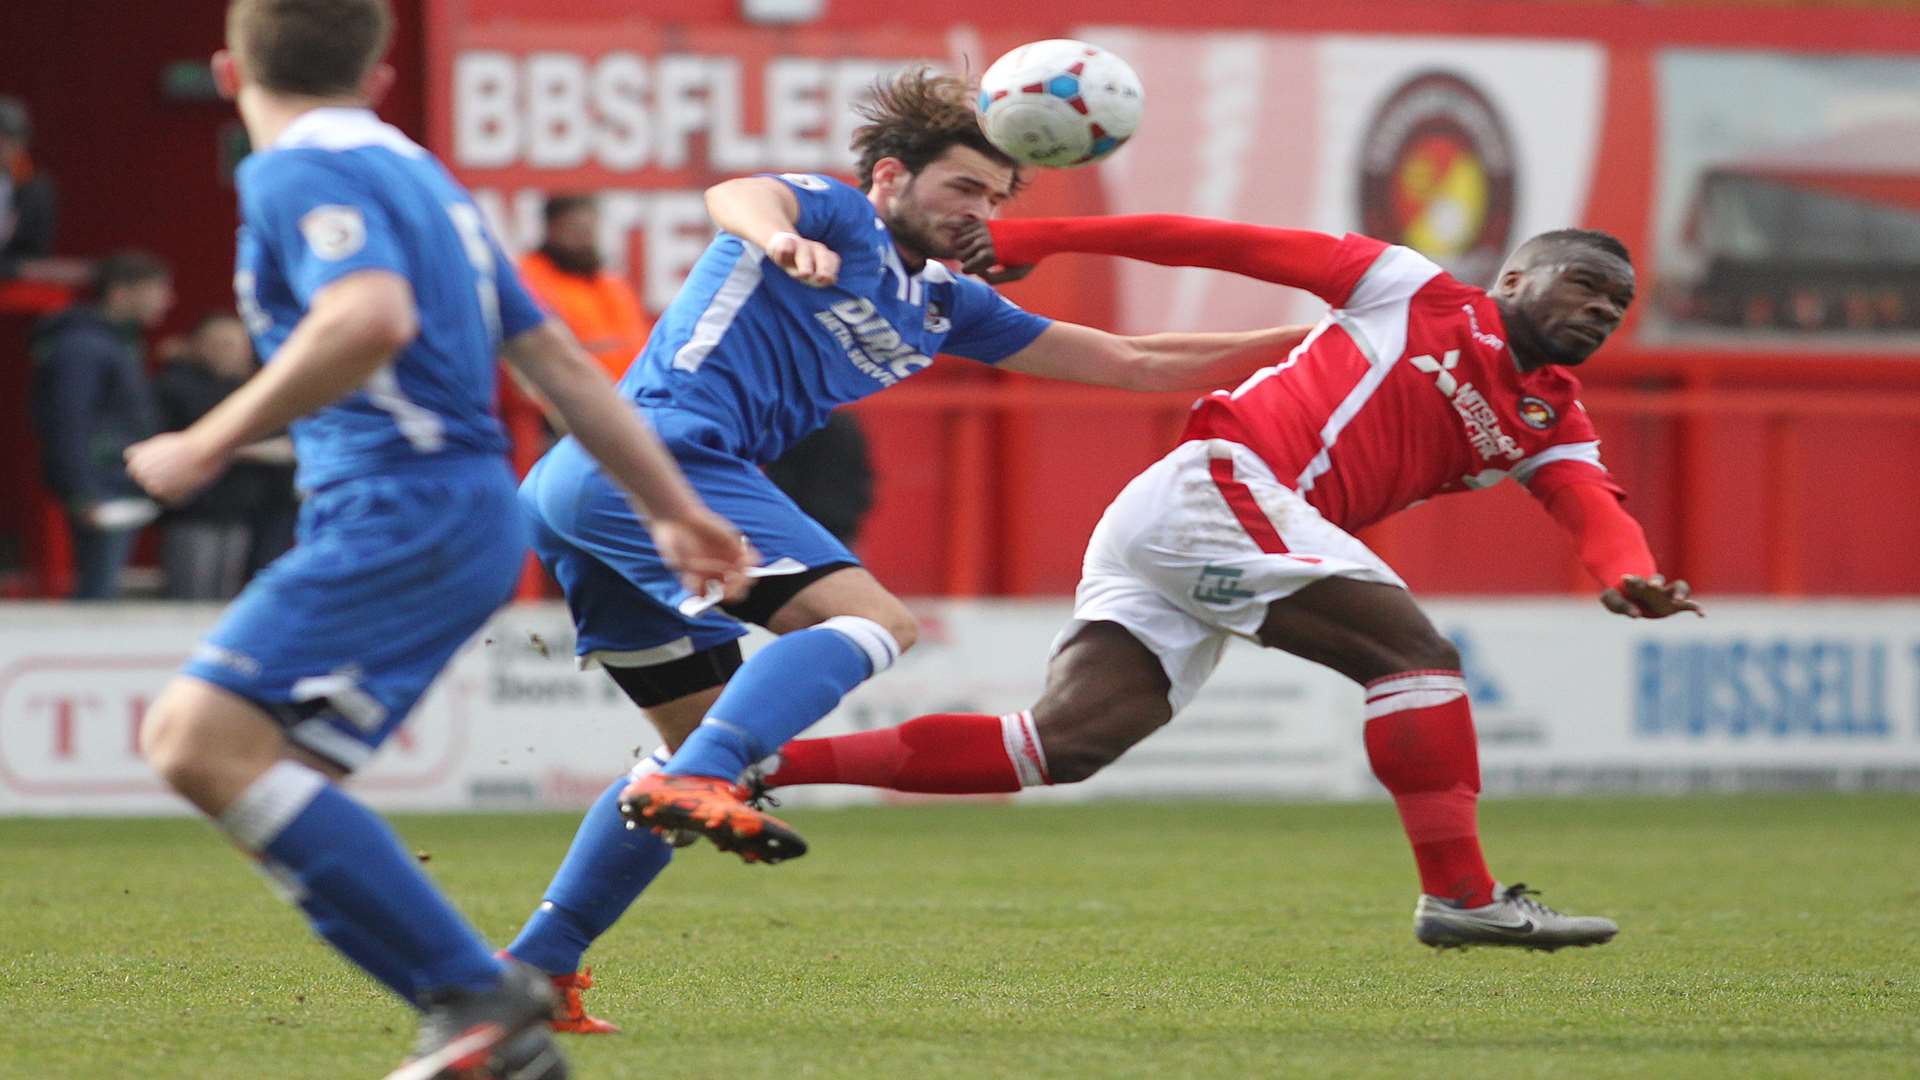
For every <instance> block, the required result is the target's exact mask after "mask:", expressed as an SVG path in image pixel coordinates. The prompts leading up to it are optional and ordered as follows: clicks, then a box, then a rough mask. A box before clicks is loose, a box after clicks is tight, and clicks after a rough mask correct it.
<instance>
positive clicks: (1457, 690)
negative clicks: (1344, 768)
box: [1366, 671, 1493, 907]
mask: <svg viewBox="0 0 1920 1080" xmlns="http://www.w3.org/2000/svg"><path fill="white" fill-rule="evenodd" d="M1366 737H1367V760H1368V761H1370V762H1372V763H1373V775H1375V776H1377V777H1379V778H1380V782H1381V783H1382V784H1385V785H1386V788H1387V790H1388V791H1390V792H1392V793H1393V803H1394V805H1395V806H1396V807H1398V808H1399V810H1400V822H1401V824H1403V825H1404V826H1406V830H1407V839H1408V840H1411V841H1412V842H1413V860H1414V862H1415V863H1417V864H1419V867H1420V890H1421V891H1422V892H1425V893H1427V894H1429V895H1431V896H1439V897H1444V898H1446V899H1448V900H1454V901H1457V902H1458V903H1461V904H1464V905H1466V906H1468V907H1478V906H1479V905H1481V904H1486V903H1491V902H1492V900H1493V875H1492V874H1490V873H1488V872H1487V863H1486V860H1485V859H1484V858H1483V857H1482V856H1481V854H1480V829H1479V825H1478V823H1477V822H1476V820H1475V813H1474V811H1475V808H1476V806H1477V805H1478V802H1479V798H1480V752H1479V748H1478V747H1477V745H1476V743H1475V739H1474V735H1473V712H1472V710H1471V708H1470V707H1469V706H1468V705H1467V684H1466V680H1464V679H1462V678H1461V677H1460V673H1459V672H1457V671H1408V672H1402V673H1401V674H1398V675H1390V676H1388V677H1387V678H1384V679H1376V680H1374V681H1373V682H1370V683H1368V684H1367V735H1366Z"/></svg>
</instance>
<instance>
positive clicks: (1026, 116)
mask: <svg viewBox="0 0 1920 1080" xmlns="http://www.w3.org/2000/svg"><path fill="white" fill-rule="evenodd" d="M1145 105H1146V95H1145V94H1144V92H1143V91H1142V90H1141V88H1140V76H1138V75H1135V74H1134V73H1133V69H1132V68H1131V67H1128V66H1127V62H1126V61H1125V60H1122V59H1120V58H1119V57H1118V56H1115V55H1114V54H1112V53H1110V52H1108V51H1107V50H1105V49H1102V48H1100V47H1099V46H1098V45H1089V44H1087V43H1086V42H1084V41H1073V40H1070V39H1067V38H1053V39H1049V40H1047V41H1035V42H1031V43H1029V44H1026V45H1022V46H1020V47H1019V48H1017V49H1014V50H1013V51H1012V52H1009V53H1007V54H1006V55H1005V56H1002V57H1001V58H1000V59H998V60H995V61H994V62H993V66H992V67H989V68H988V69H987V72H986V74H984V75H982V76H980V99H979V109H980V127H981V129H982V130H983V131H985V132H986V134H987V140H988V141H989V142H991V143H993V145H995V146H997V147H999V148H1000V149H1001V150H1002V151H1004V152H1005V153H1006V154H1007V155H1008V156H1009V157H1012V158H1014V159H1016V160H1018V161H1023V162H1026V163H1028V164H1030V165H1048V166H1054V167H1064V166H1068V165H1084V164H1086V163H1087V162H1089V161H1098V160H1100V159H1101V158H1103V157H1106V156H1107V155H1108V154H1111V153H1113V152H1114V151H1115V150H1118V149H1119V148H1120V144H1121V143H1124V142H1126V141H1127V139H1128V137H1130V136H1131V135H1132V134H1133V132H1134V129H1135V128H1138V127H1139V126H1140V111H1141V109H1142V108H1143V107H1144V106H1145Z"/></svg>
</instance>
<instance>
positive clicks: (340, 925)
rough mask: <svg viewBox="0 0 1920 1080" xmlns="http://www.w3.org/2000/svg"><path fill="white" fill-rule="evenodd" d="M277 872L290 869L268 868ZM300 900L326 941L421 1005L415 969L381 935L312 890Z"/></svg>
mask: <svg viewBox="0 0 1920 1080" xmlns="http://www.w3.org/2000/svg"><path fill="white" fill-rule="evenodd" d="M276 872H278V873H285V872H286V871H284V870H279V869H278V868H272V869H269V870H268V873H269V874H273V873H276ZM277 884H278V882H277V881H276V885H277ZM297 903H298V905H299V907H300V910H301V911H304V912H306V913H307V923H308V925H310V926H312V927H313V932H314V933H316V934H319V935H320V937H321V939H322V940H324V941H325V942H326V943H327V944H329V945H331V946H333V947H334V948H335V949H336V950H338V951H339V953H340V955H342V956H344V957H346V958H347V959H349V960H351V961H353V962H354V963H355V964H358V965H359V966H360V970H361V971H364V972H366V973H367V974H369V975H371V976H373V977H374V979H375V980H376V981H377V982H379V983H380V985H382V986H384V987H386V988H387V989H389V990H391V991H393V992H394V994H396V995H397V996H398V997H399V998H400V1000H401V1001H404V1002H406V1003H407V1004H408V1005H411V1006H413V1007H414V1008H416V1009H417V1008H419V1007H420V997H419V990H418V989H417V988H416V987H415V986H414V985H413V972H411V971H409V970H407V967H406V965H405V964H402V963H401V962H400V961H399V960H398V959H397V958H396V957H395V956H394V954H393V953H391V952H389V951H388V950H387V947H386V945H385V944H384V943H382V942H381V941H380V939H379V938H376V937H374V936H373V935H372V934H369V933H367V932H366V931H364V930H362V929H360V928H359V927H358V926H355V925H354V924H353V922H352V921H351V920H349V919H348V918H347V917H346V916H344V915H342V914H341V913H339V912H338V911H335V910H334V909H332V908H330V907H328V906H327V905H326V903H325V902H324V901H322V900H321V899H320V898H319V897H317V896H315V895H313V894H312V893H308V894H307V895H306V896H305V897H303V898H302V899H300V900H299V901H297Z"/></svg>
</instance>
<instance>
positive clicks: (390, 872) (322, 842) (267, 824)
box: [220, 761, 501, 995]
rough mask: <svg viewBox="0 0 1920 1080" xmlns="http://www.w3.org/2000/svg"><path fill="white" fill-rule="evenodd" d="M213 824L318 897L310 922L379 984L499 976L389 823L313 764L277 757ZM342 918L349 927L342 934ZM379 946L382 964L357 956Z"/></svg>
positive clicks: (469, 983)
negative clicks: (315, 915) (338, 939)
mask: <svg viewBox="0 0 1920 1080" xmlns="http://www.w3.org/2000/svg"><path fill="white" fill-rule="evenodd" d="M220 826H221V827H222V828H223V829H225V830H226V831H227V833H228V835H230V836H232V837H233V838H234V839H235V840H236V841H238V842H239V843H240V845H241V846H242V847H245V848H247V849H248V850H250V851H253V852H255V853H256V854H258V855H260V856H262V858H263V860H265V861H266V862H268V863H270V864H271V865H272V866H273V868H274V869H275V870H277V871H278V873H277V874H276V876H277V877H279V878H280V880H281V883H282V884H283V885H285V886H286V887H287V888H288V889H290V890H292V891H293V894H294V896H295V898H296V900H298V901H305V900H306V898H308V897H312V898H313V899H314V900H316V901H317V904H315V907H314V913H318V914H319V916H320V918H318V919H316V920H315V924H314V929H315V930H316V931H317V932H319V933H320V934H321V936H323V937H326V938H327V939H328V940H329V941H333V940H334V937H335V936H339V937H341V938H342V939H343V943H342V947H341V951H342V952H343V953H345V954H346V955H347V958H348V959H350V960H353V961H354V962H355V963H359V964H360V965H361V966H362V967H363V968H366V970H367V973H368V974H370V975H372V976H373V977H374V978H376V979H379V980H380V981H381V982H383V983H386V984H387V985H389V986H393V987H395V988H398V987H400V986H405V987H408V988H410V989H411V990H413V991H414V992H415V994H416V995H418V994H421V993H425V992H429V991H435V990H442V989H454V988H459V989H469V990H478V989H484V988H486V987H490V986H494V985H496V984H498V983H499V981H500V970H501V969H500V962H499V961H498V960H495V959H494V958H493V956H492V954H491V953H490V952H489V951H488V949H487V946H486V943H485V942H483V941H481V940H480V936H479V935H478V934H476V933H474V931H473V929H472V928H471V927H469V926H468V925H467V923H466V921H465V920H464V919H462V918H461V917H460V916H459V914H458V913H456V912H455V911H454V910H453V908H452V907H451V906H450V905H449V904H448V903H447V902H446V900H445V899H443V898H442V897H441V896H440V893H439V891H438V890H437V889H435V888H434V887H433V883H432V882H430V881H428V880H427V876H426V875H425V874H424V873H422V872H421V871H420V866H419V864H418V863H417V862H416V861H415V860H414V857H413V856H412V855H411V854H409V853H408V852H407V850H406V849H405V848H403V847H401V845H400V840H399V838H398V837H396V836H394V835H393V832H392V830H390V829H388V828H387V826H386V823H385V822H383V821H381V820H380V818H379V817H378V816H376V815H375V814H374V813H373V812H372V811H371V810H368V809H367V808H366V807H364V806H361V805H360V804H359V803H357V802H355V801H354V800H353V799H351V798H349V797H348V796H347V794H346V793H345V792H343V791H341V790H340V789H339V788H338V787H335V786H334V785H333V784H331V783H329V782H328V781H327V779H326V778H325V777H323V776H321V775H320V774H319V773H317V772H315V771H314V770H312V769H309V768H307V767H306V766H304V765H298V764H295V763H293V762H290V761H283V762H280V763H279V764H277V765H275V766H274V767H273V768H271V769H269V770H267V771H266V772H265V773H264V774H262V775H261V776H260V778H259V779H257V780H255V781H254V782H253V784H252V786H250V787H249V788H247V790H246V791H244V792H242V793H241V795H240V797H239V798H238V799H236V800H234V802H233V805H231V806H229V807H228V808H227V809H226V811H225V812H224V813H222V814H221V815H220ZM340 925H345V926H349V927H351V928H352V930H351V931H349V932H348V933H346V934H341V933H340V931H339V930H338V926H340ZM329 931H332V933H331V934H330V933H329ZM378 950H384V952H385V954H386V956H387V958H388V959H387V960H386V961H385V962H376V963H375V964H374V965H371V966H370V965H368V964H366V963H364V962H362V960H361V956H364V955H366V954H368V953H370V952H374V951H378ZM402 972H404V973H405V976H404V978H403V976H402V974H401V973H402Z"/></svg>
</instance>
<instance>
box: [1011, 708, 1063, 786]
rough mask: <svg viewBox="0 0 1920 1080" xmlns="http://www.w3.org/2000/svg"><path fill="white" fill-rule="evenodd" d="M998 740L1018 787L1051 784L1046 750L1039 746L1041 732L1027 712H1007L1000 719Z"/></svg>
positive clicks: (1031, 715) (1030, 714)
mask: <svg viewBox="0 0 1920 1080" xmlns="http://www.w3.org/2000/svg"><path fill="white" fill-rule="evenodd" d="M1000 741H1001V743H1002V744H1003V745H1005V747H1006V750H1007V757H1008V759H1009V760H1011V761H1012V762H1013V772H1014V775H1015V776H1017V777H1019V778H1020V786H1021V787H1044V786H1046V785H1048V784H1051V783H1053V778H1052V777H1051V776H1048V775H1047V752H1046V751H1045V750H1044V749H1042V748H1041V746H1040V733H1039V732H1038V731H1035V730H1034V727H1033V714H1032V713H1030V712H1017V713H1008V714H1007V715H1005V716H1003V717H1001V718H1000Z"/></svg>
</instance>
